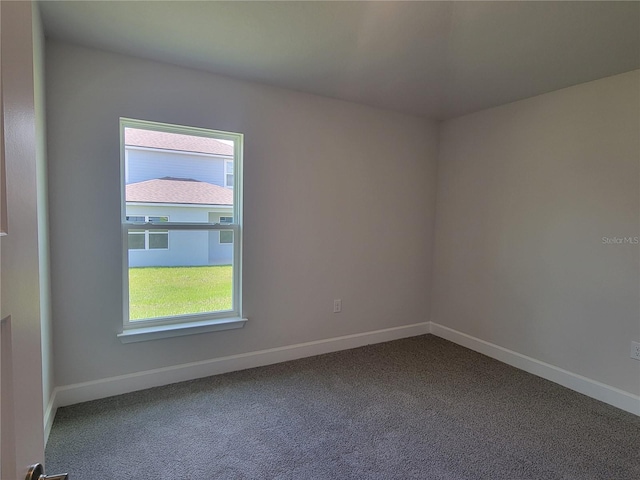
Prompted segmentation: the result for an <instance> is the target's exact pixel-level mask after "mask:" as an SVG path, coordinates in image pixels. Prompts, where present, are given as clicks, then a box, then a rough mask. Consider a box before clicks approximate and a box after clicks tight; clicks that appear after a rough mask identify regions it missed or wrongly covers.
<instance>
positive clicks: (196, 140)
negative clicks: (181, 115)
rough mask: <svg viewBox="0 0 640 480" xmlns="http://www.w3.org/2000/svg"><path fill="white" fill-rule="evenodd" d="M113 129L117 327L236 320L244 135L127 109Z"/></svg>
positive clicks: (172, 328)
mask: <svg viewBox="0 0 640 480" xmlns="http://www.w3.org/2000/svg"><path fill="white" fill-rule="evenodd" d="M120 132H121V134H120V138H121V172H122V196H121V198H122V219H123V221H122V232H123V237H122V238H123V256H124V258H123V260H124V261H123V265H124V269H123V281H124V282H123V283H124V292H123V293H124V295H123V298H124V302H123V312H124V328H123V332H122V333H121V334H120V335H119V336H120V337H121V339H122V340H123V341H125V342H129V341H136V339H133V340H132V338H134V337H136V336H139V337H140V338H142V337H144V338H142V339H147V337H148V333H149V332H152V334H153V335H157V334H158V332H160V333H161V335H160V337H158V336H155V337H153V336H152V337H148V338H162V336H169V335H181V334H185V333H179V332H182V331H187V330H189V329H192V331H188V332H187V333H193V332H195V333H197V332H200V331H210V330H219V329H228V328H237V327H238V326H242V323H243V322H244V321H245V320H244V319H242V312H241V307H242V305H241V298H242V297H241V293H242V292H241V290H242V281H241V273H242V269H241V261H242V250H241V248H242V242H241V239H242V222H241V219H242V205H241V200H242V195H241V192H242V176H241V172H242V140H243V137H242V135H241V134H237V133H229V132H221V131H214V130H205V129H202V128H193V127H185V126H177V125H168V124H161V123H154V122H147V121H140V120H131V119H120ZM229 158H231V159H232V160H229ZM194 159H195V160H194ZM221 163H222V167H223V168H222V169H221V168H220V167H221V165H220V164H221ZM131 172H135V175H131ZM221 172H224V175H223V176H222V177H220V173H221ZM127 173H129V175H127ZM229 186H233V187H234V188H233V189H230V188H228V187H229ZM152 209H153V210H155V209H158V210H159V213H162V214H161V215H152V214H149V213H150V212H149V211H150V210H152ZM144 210H147V211H146V212H144ZM160 210H161V212H160ZM212 212H219V213H212ZM227 212H228V213H227ZM167 214H168V215H167ZM216 220H219V221H216ZM169 235H171V248H170V249H169ZM216 237H217V239H218V241H215V239H216ZM203 328H204V330H203ZM141 332H143V333H141ZM163 332H164V333H163ZM167 332H170V333H167ZM176 332H178V333H176ZM165 333H166V335H165ZM149 335H151V334H149ZM136 338H138V337H136Z"/></svg>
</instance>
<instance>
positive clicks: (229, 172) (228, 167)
mask: <svg viewBox="0 0 640 480" xmlns="http://www.w3.org/2000/svg"><path fill="white" fill-rule="evenodd" d="M233 163H234V162H233V161H230V160H227V161H225V162H224V181H225V187H230V188H233Z"/></svg>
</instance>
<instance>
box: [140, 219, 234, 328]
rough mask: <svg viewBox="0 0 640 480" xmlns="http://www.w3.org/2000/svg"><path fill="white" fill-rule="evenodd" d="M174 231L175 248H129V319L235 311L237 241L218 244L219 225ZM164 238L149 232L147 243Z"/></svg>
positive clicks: (165, 233) (166, 236)
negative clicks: (234, 286)
mask: <svg viewBox="0 0 640 480" xmlns="http://www.w3.org/2000/svg"><path fill="white" fill-rule="evenodd" d="M170 233H171V249H166V245H167V244H166V243H165V246H164V247H158V248H162V249H155V250H153V251H135V250H133V251H130V252H129V319H130V320H131V321H135V320H142V319H151V318H157V317H170V316H175V315H189V314H198V313H206V312H220V311H227V310H231V309H232V293H233V245H220V244H219V243H218V233H219V232H218V231H217V230H172V231H171V232H170ZM231 233H233V232H231ZM154 237H156V238H154ZM162 237H164V240H165V241H166V240H167V239H168V233H167V232H164V233H153V232H149V248H153V247H152V246H151V245H152V243H153V242H155V241H156V240H157V241H158V242H160V239H161V238H162Z"/></svg>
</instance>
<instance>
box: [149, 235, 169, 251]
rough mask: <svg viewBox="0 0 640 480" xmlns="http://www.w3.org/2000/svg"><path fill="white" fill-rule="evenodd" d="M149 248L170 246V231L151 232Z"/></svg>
mask: <svg viewBox="0 0 640 480" xmlns="http://www.w3.org/2000/svg"><path fill="white" fill-rule="evenodd" d="M149 248H150V249H159V248H169V232H149Z"/></svg>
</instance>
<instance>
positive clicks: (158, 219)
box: [149, 217, 169, 223]
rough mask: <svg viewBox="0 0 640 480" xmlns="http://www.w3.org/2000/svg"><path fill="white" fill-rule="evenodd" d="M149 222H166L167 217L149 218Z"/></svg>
mask: <svg viewBox="0 0 640 480" xmlns="http://www.w3.org/2000/svg"><path fill="white" fill-rule="evenodd" d="M149 221H150V222H154V223H161V222H168V221H169V217H149Z"/></svg>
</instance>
